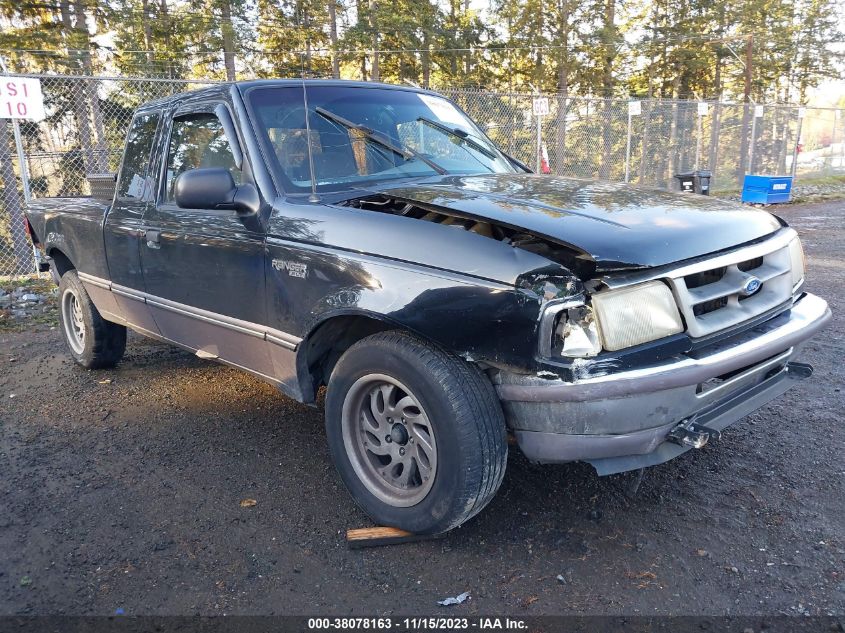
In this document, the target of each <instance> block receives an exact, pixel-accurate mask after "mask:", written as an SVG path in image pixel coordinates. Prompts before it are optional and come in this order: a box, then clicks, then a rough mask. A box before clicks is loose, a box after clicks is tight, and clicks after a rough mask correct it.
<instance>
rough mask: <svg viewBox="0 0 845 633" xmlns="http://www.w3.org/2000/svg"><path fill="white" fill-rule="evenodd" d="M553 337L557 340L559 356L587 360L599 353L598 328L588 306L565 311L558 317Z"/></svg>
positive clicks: (591, 310)
mask: <svg viewBox="0 0 845 633" xmlns="http://www.w3.org/2000/svg"><path fill="white" fill-rule="evenodd" d="M555 335H556V336H557V337H558V339H559V342H558V343H557V347H558V348H559V349H560V355H561V356H568V357H569V358H589V357H590V356H595V355H596V354H598V353H599V352H601V341H600V340H599V331H598V326H597V325H596V319H595V316H594V315H593V309H592V308H591V307H590V306H586V305H582V306H578V307H575V308H570V309H568V310H565V311H564V312H563V313H562V314H561V315H560V319H559V320H558V323H557V328H555ZM561 343H562V347H561Z"/></svg>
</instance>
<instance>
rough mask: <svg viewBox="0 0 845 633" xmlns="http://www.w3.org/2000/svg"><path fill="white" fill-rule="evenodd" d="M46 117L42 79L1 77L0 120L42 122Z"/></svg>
mask: <svg viewBox="0 0 845 633" xmlns="http://www.w3.org/2000/svg"><path fill="white" fill-rule="evenodd" d="M45 116H46V115H45V112H44V96H43V95H42V94H41V80H40V79H33V78H30V77H4V76H0V119H29V120H31V121H40V120H41V119H43V118H44V117H45Z"/></svg>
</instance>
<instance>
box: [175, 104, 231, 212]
mask: <svg viewBox="0 0 845 633" xmlns="http://www.w3.org/2000/svg"><path fill="white" fill-rule="evenodd" d="M202 167H223V168H224V169H228V170H229V172H230V173H231V174H232V178H234V180H235V183H236V184H241V182H242V179H241V171H240V170H239V169H238V168H237V167H235V158H234V156H233V155H232V150H231V147H230V146H229V139H227V138H226V133H225V132H224V131H223V125H222V124H221V123H220V120H219V119H218V118H217V117H216V116H215V115H213V114H191V115H188V116H181V117H176V118H174V119H173V128H172V131H171V134H170V145H169V147H168V151H167V174H166V177H165V196H164V198H165V201H166V202H174V201H175V197H174V186H175V184H176V178H177V177H178V176H179V174H181V173H183V172H186V171H188V170H189V169H198V168H202Z"/></svg>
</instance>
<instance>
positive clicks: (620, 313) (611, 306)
mask: <svg viewBox="0 0 845 633" xmlns="http://www.w3.org/2000/svg"><path fill="white" fill-rule="evenodd" d="M592 299H593V300H592V303H593V310H594V311H595V317H596V322H597V324H598V332H599V336H600V337H601V341H602V345H603V347H604V349H606V350H608V351H610V352H615V351H618V350H621V349H625V348H627V347H633V346H635V345H641V344H642V343H648V342H649V341H655V340H657V339H660V338H664V337H666V336H671V335H672V334H678V333H680V332H683V331H684V323H683V321H682V320H681V315H680V313H679V312H678V306H677V304H676V303H675V297H674V296H673V295H672V291H671V290H670V289H669V287H668V286H667V285H666V284H664V283H663V282H661V281H650V282H648V283H644V284H637V285H635V286H628V287H626V288H618V289H615V290H605V291H604V292H597V293H596V294H594V295H593V298H592Z"/></svg>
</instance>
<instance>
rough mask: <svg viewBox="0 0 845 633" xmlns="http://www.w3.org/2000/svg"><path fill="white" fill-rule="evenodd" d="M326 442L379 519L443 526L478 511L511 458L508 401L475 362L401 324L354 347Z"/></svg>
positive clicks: (331, 401)
mask: <svg viewBox="0 0 845 633" xmlns="http://www.w3.org/2000/svg"><path fill="white" fill-rule="evenodd" d="M326 431H327V434H328V441H329V447H330V450H331V453H332V457H333V459H334V462H335V465H336V466H337V469H338V472H339V473H340V476H341V478H342V479H343V482H344V483H345V484H346V487H347V488H348V489H349V491H350V492H351V493H352V496H353V498H354V499H355V501H356V502H357V503H358V504H359V505H360V506H361V507H362V508H363V509H364V511H365V512H367V514H369V515H370V517H372V518H373V520H374V521H376V522H377V523H379V524H382V525H388V526H392V527H398V528H401V529H405V530H408V531H411V532H415V533H420V534H433V533H438V532H445V531H446V530H449V529H451V528H453V527H455V526H457V525H460V524H461V523H463V522H464V521H466V520H467V519H469V518H471V517H472V516H474V515H475V514H476V513H478V512H479V511H480V510H481V509H482V508H484V506H486V505H487V503H489V501H490V500H491V499H492V498H493V496H494V495H495V493H496V491H497V490H498V488H499V485H500V484H501V481H502V477H503V475H504V471H505V462H506V459H507V442H506V439H505V423H504V416H503V414H502V410H501V406H500V405H499V401H498V398H497V397H496V393H495V391H494V389H493V386H492V384H491V383H490V381H489V380H488V379H487V377H486V376H484V374H483V373H482V372H481V371H480V370H479V369H478V368H477V367H475V366H474V365H471V364H469V363H467V362H465V361H463V360H461V359H459V358H456V357H454V356H452V355H451V354H448V353H446V352H445V351H443V350H441V349H439V348H437V347H435V346H433V345H431V344H429V343H427V342H425V341H423V340H421V339H419V338H417V337H414V336H412V335H409V334H406V333H402V332H382V333H378V334H374V335H372V336H369V337H367V338H365V339H363V340H361V341H359V342H358V343H356V344H355V345H353V346H352V347H351V348H349V350H347V352H346V353H345V354H344V355H343V356H342V357H341V358H340V360H339V361H338V363H337V365H336V366H335V368H334V371H333V372H332V376H331V380H330V381H329V389H328V394H327V396H326Z"/></svg>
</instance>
